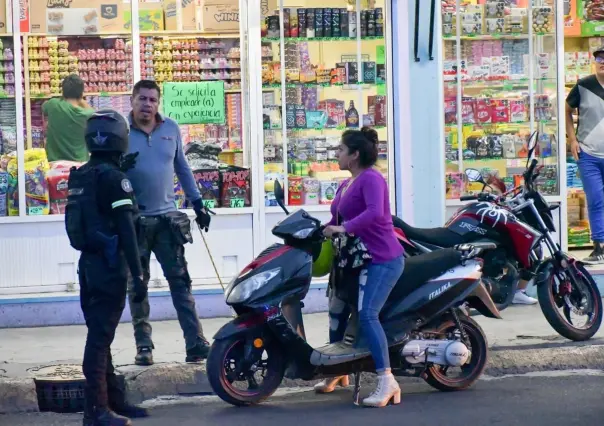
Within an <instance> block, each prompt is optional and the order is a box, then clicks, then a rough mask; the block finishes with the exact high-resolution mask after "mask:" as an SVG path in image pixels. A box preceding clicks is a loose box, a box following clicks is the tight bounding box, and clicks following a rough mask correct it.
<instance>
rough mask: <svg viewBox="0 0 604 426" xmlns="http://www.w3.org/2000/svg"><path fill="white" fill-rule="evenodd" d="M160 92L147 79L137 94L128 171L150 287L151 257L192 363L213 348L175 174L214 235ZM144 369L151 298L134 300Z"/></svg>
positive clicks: (199, 219)
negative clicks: (199, 303)
mask: <svg viewBox="0 0 604 426" xmlns="http://www.w3.org/2000/svg"><path fill="white" fill-rule="evenodd" d="M159 99H160V88H159V86H158V85H157V83H155V82H154V81H150V80H141V81H139V82H138V83H136V85H135V86H134V90H133V93H132V113H131V114H130V117H129V120H130V144H129V152H130V157H131V158H132V156H133V155H136V163H135V165H134V166H133V167H132V168H131V169H130V170H129V171H128V172H127V175H128V178H129V179H130V182H131V183H132V187H133V188H134V193H135V195H136V199H137V202H138V205H139V210H140V215H141V219H140V224H139V246H140V247H139V250H140V254H141V257H142V259H141V264H142V267H143V277H144V283H145V284H146V285H148V283H149V278H150V272H149V260H150V257H151V252H153V253H154V254H155V257H156V258H157V260H158V262H159V263H160V265H161V267H162V270H163V272H164V276H165V277H166V279H167V280H168V284H169V285H170V293H171V295H172V302H173V303H174V307H175V308H176V312H177V315H178V321H179V322H180V326H181V328H182V331H183V334H184V338H185V343H186V350H187V356H186V362H198V361H201V360H202V359H205V358H207V354H208V351H209V343H208V341H207V340H206V339H205V338H204V336H203V331H202V327H201V323H200V321H199V319H198V317H197V312H196V310H195V299H194V297H193V295H192V293H191V278H190V276H189V272H188V270H187V262H186V260H185V249H184V244H185V243H186V242H191V241H192V240H191V232H190V222H189V219H188V217H186V215H185V214H184V213H180V212H178V210H177V208H176V203H175V202H174V174H175V173H176V176H177V177H178V180H179V181H180V184H181V185H182V187H183V189H184V192H185V195H186V197H187V199H188V200H189V201H190V202H191V203H192V204H193V207H194V209H195V213H196V216H197V218H196V221H197V223H198V224H199V225H200V227H201V228H205V230H206V231H207V230H208V226H209V224H210V216H209V215H208V212H207V211H206V210H205V208H204V207H203V205H202V201H201V196H200V194H199V190H198V188H197V184H196V183H195V179H194V178H193V173H192V172H191V168H190V167H189V165H188V163H187V160H186V158H185V155H184V151H183V145H182V140H181V137H180V129H179V128H178V124H176V122H175V121H174V120H171V119H170V118H167V117H162V116H161V115H160V114H159V113H158V108H159ZM128 300H129V303H130V312H131V313H132V324H133V325H134V338H135V340H136V346H137V352H138V353H137V355H136V358H135V362H136V364H138V365H151V364H153V355H152V349H153V348H154V346H153V341H152V340H151V324H150V323H149V299H148V298H145V299H144V300H143V301H142V302H140V303H135V302H134V301H133V293H132V291H129V297H128Z"/></svg>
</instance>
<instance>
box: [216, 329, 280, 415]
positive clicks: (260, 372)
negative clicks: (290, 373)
mask: <svg viewBox="0 0 604 426" xmlns="http://www.w3.org/2000/svg"><path fill="white" fill-rule="evenodd" d="M250 344H251V342H249V341H246V338H245V336H233V337H231V338H227V339H222V340H215V341H214V343H213V344H212V347H211V348H210V353H209V354H208V360H207V364H206V368H207V374H208V380H209V382H210V386H211V387H212V390H213V391H214V393H215V394H216V395H218V396H219V397H220V399H222V400H223V401H225V402H228V403H229V404H232V405H236V406H243V405H254V404H259V403H261V402H262V401H264V400H265V399H267V398H268V397H270V396H271V395H272V394H273V393H274V392H275V391H276V390H277V388H278V387H279V385H280V384H281V381H282V380H283V375H284V374H285V358H284V354H283V352H282V351H281V348H280V347H279V346H278V345H277V344H275V343H272V344H269V345H267V346H265V347H263V348H262V349H260V350H256V351H255V352H256V355H255V356H254V358H253V359H250V358H248V359H246V357H245V354H246V353H248V354H249V353H250V351H249V349H250V348H246V345H250ZM259 380H262V381H261V382H259Z"/></svg>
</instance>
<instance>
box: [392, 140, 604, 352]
mask: <svg viewBox="0 0 604 426" xmlns="http://www.w3.org/2000/svg"><path fill="white" fill-rule="evenodd" d="M537 140H538V132H535V133H533V135H532V136H531V138H529V144H528V145H529V152H528V158H527V169H526V171H525V172H524V174H523V177H524V184H523V185H521V186H518V187H516V188H513V189H512V190H510V191H507V192H505V189H504V190H503V194H500V195H496V194H494V193H491V192H484V191H485V189H486V188H487V187H488V186H489V185H488V184H487V183H486V182H485V181H484V178H483V177H482V175H481V174H480V172H479V171H478V170H475V169H467V170H466V176H467V177H468V180H470V181H472V182H479V183H482V184H483V189H482V192H480V193H479V194H476V195H468V196H464V197H461V200H462V201H469V200H475V201H476V202H474V203H470V204H467V205H465V206H464V207H462V208H460V209H459V210H458V211H457V212H456V213H455V214H454V215H453V216H452V217H451V218H450V219H449V221H448V222H447V223H446V224H445V226H444V227H443V228H431V229H422V228H414V227H411V226H409V225H408V224H406V223H405V222H403V221H402V220H401V219H400V218H398V217H393V221H394V226H395V230H396V232H397V234H398V236H399V240H400V241H401V244H402V245H403V246H404V247H405V251H406V255H407V256H416V255H419V254H422V253H427V252H430V251H434V250H439V249H442V248H448V247H453V246H455V245H457V244H463V243H472V242H491V243H495V244H496V246H497V248H495V249H493V250H490V251H489V252H487V253H484V255H483V259H484V267H483V282H484V284H485V286H486V287H487V289H488V290H489V293H490V294H491V297H492V298H493V300H494V301H495V303H496V304H497V308H498V309H499V310H503V309H505V308H506V307H507V306H508V305H509V304H510V303H511V301H512V299H513V297H514V293H515V292H516V288H517V285H518V279H519V276H522V278H524V279H527V280H529V279H531V278H533V279H534V282H535V285H536V286H537V295H538V299H539V305H540V306H541V310H542V311H543V315H545V318H546V319H547V321H548V322H549V323H550V325H551V326H552V327H553V328H554V329H555V330H556V331H557V332H558V333H559V334H560V335H562V336H564V337H566V338H568V339H570V340H574V341H582V340H588V339H589V338H591V337H592V336H593V335H594V334H595V333H596V332H597V331H598V329H599V328H600V324H601V323H602V298H601V296H600V292H599V290H598V287H597V285H596V283H595V282H594V280H593V278H592V276H591V274H590V273H589V272H588V271H587V270H586V269H585V267H584V265H583V263H582V262H580V261H577V260H575V259H574V258H573V257H572V256H570V255H569V254H567V253H564V252H563V251H562V250H561V248H560V245H559V244H558V243H557V242H556V241H555V240H554V238H553V237H552V233H553V232H556V227H555V225H554V219H553V216H552V210H554V209H555V208H557V206H553V207H552V206H550V205H549V204H548V203H547V201H546V200H545V199H544V198H543V196H542V195H541V194H540V193H539V191H538V190H537V189H535V186H534V182H535V180H536V178H537V177H538V176H539V171H540V169H541V168H542V167H543V166H540V167H539V168H537V164H538V161H537V160H536V159H533V160H532V161H530V158H531V157H532V155H533V151H534V149H535V146H536V142H537ZM529 162H530V165H529ZM493 184H494V185H496V186H498V187H500V188H501V186H503V188H505V185H504V184H503V182H501V181H497V182H493ZM544 249H545V250H547V251H548V252H549V256H547V257H546V256H544ZM573 314H574V315H577V316H584V317H586V318H587V320H586V321H585V324H583V325H579V324H578V323H577V320H576V319H573V318H572V317H571V316H572V315H573Z"/></svg>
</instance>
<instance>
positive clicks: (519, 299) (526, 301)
mask: <svg viewBox="0 0 604 426" xmlns="http://www.w3.org/2000/svg"><path fill="white" fill-rule="evenodd" d="M537 302H538V300H537V299H535V298H534V297H531V296H529V295H528V294H526V292H525V291H524V290H518V291H517V292H516V294H515V295H514V300H512V304H514V305H534V304H535V303H537Z"/></svg>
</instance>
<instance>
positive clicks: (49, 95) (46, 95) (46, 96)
mask: <svg viewBox="0 0 604 426" xmlns="http://www.w3.org/2000/svg"><path fill="white" fill-rule="evenodd" d="M131 94H132V91H128V92H84V97H86V96H101V97H109V96H123V95H131ZM57 96H62V94H61V93H42V94H39V95H34V94H31V95H30V97H31V98H32V99H50V98H54V97H57ZM0 97H1V96H0ZM13 97H14V96H13Z"/></svg>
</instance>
